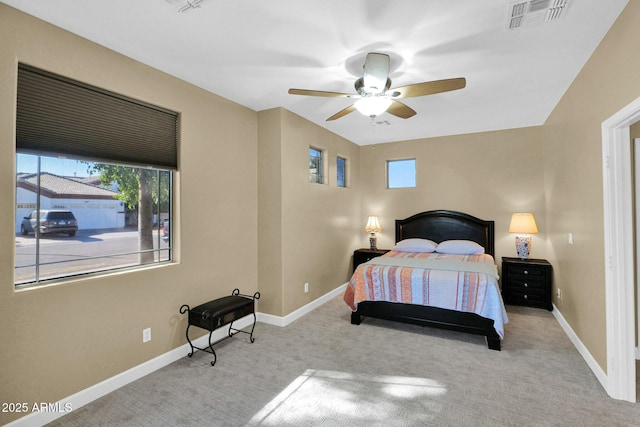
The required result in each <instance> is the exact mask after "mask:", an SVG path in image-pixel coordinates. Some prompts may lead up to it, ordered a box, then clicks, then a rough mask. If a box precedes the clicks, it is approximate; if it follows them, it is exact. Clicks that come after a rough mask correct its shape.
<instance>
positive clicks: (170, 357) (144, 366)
mask: <svg viewBox="0 0 640 427" xmlns="http://www.w3.org/2000/svg"><path fill="white" fill-rule="evenodd" d="M346 286H347V284H346V283H345V284H344V285H341V286H339V287H338V288H336V289H334V290H333V291H331V292H329V293H327V294H325V295H323V296H321V297H320V298H318V299H316V300H314V301H312V302H310V303H309V304H307V305H305V306H303V307H301V308H299V309H298V310H296V311H294V312H293V313H291V314H288V315H287V316H285V317H279V316H273V315H271V314H265V313H259V312H258V313H256V317H257V320H258V321H259V322H263V323H267V324H271V325H275V326H287V325H288V324H289V323H291V322H293V321H294V320H296V319H299V318H301V317H302V316H304V315H305V314H307V313H310V312H311V311H313V310H314V309H315V308H317V307H319V306H321V305H322V304H324V303H326V302H327V301H329V300H331V299H332V298H334V297H335V296H337V295H339V294H340V293H342V292H344V289H345V288H346ZM251 323H253V319H252V317H250V316H247V317H245V318H242V319H240V320H238V321H237V322H235V323H234V327H235V328H238V329H242V328H246V327H247V326H249V325H251ZM227 331H228V329H227V328H220V329H217V330H215V331H214V332H213V334H212V335H211V341H213V342H216V341H219V340H221V339H223V338H224V337H225V336H226V335H227ZM208 341H209V334H205V335H203V336H202V337H200V338H198V339H195V340H193V344H194V345H195V346H197V347H206V346H207V345H208ZM190 351H191V347H189V344H184V345H181V346H180V347H178V348H175V349H173V350H170V351H168V352H166V353H164V354H161V355H160V356H158V357H156V358H153V359H151V360H148V361H146V362H144V363H141V364H140V365H138V366H134V367H133V368H131V369H129V370H126V371H124V372H121V373H120V374H118V375H115V376H113V377H111V378H107V379H106V380H104V381H102V382H100V383H98V384H95V385H92V386H91V387H89V388H86V389H84V390H81V391H79V392H78V393H76V394H73V395H71V396H69V397H67V398H65V399H62V400H60V401H58V402H56V403H55V404H51V405H50V406H51V407H52V408H54V409H56V410H52V411H50V412H32V413H30V414H29V415H26V416H24V417H22V418H19V419H17V420H15V421H12V422H10V423H9V424H6V426H7V427H9V426H10V427H40V426H43V425H45V424H47V423H50V422H52V421H55V420H56V419H58V418H60V417H62V416H64V415H65V413H66V412H64V409H65V408H71V409H72V410H76V409H79V408H81V407H82V406H84V405H86V404H88V403H91V402H93V401H94V400H97V399H99V398H101V397H102V396H104V395H107V394H109V393H111V392H113V391H115V390H117V389H119V388H120V387H124V386H125V385H127V384H129V383H132V382H133V381H136V380H138V379H140V378H142V377H144V376H145V375H148V374H150V373H152V372H154V371H157V370H158V369H160V368H163V367H165V366H167V365H169V364H171V363H173V362H175V361H176V360H179V359H181V358H183V357H186V355H187V354H188V353H189V352H190ZM212 357H213V356H212ZM57 409H61V410H62V411H57Z"/></svg>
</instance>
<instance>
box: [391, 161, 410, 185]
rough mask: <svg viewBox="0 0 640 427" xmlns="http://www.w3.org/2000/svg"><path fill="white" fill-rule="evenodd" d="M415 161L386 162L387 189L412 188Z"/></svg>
mask: <svg viewBox="0 0 640 427" xmlns="http://www.w3.org/2000/svg"><path fill="white" fill-rule="evenodd" d="M415 186H416V159H405V160H388V161H387V188H414V187H415Z"/></svg>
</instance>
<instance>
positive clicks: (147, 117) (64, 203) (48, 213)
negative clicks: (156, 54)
mask: <svg viewBox="0 0 640 427" xmlns="http://www.w3.org/2000/svg"><path fill="white" fill-rule="evenodd" d="M17 107H18V108H17V123H16V153H17V154H16V172H17V173H16V209H15V212H16V220H15V227H16V229H15V232H16V245H15V284H16V286H19V287H24V286H31V285H35V284H40V283H43V282H48V281H51V280H55V279H61V278H69V277H75V276H80V275H86V274H91V273H97V272H105V271H112V270H122V269H130V268H136V267H140V266H147V265H152V264H158V263H164V262H169V261H171V259H172V252H171V240H172V239H171V229H172V227H171V224H172V221H171V218H172V215H171V213H172V200H173V195H172V174H173V170H175V168H176V166H177V161H176V160H177V156H176V152H177V114H176V113H172V112H168V111H166V110H163V109H159V108H157V107H154V106H150V105H147V104H144V103H139V102H137V101H134V100H131V99H129V98H126V97H122V96H120V95H116V94H113V93H108V92H105V91H103V90H101V89H98V88H94V87H90V86H87V85H85V84H82V83H79V82H75V81H72V80H69V79H66V78H64V77H60V76H56V75H53V74H50V73H47V72H45V71H42V70H38V69H34V68H32V67H27V66H22V65H21V66H20V68H19V72H18V99H17Z"/></svg>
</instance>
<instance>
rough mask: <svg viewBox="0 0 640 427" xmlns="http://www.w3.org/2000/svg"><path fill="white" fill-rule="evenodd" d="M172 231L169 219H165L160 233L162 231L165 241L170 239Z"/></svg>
mask: <svg viewBox="0 0 640 427" xmlns="http://www.w3.org/2000/svg"><path fill="white" fill-rule="evenodd" d="M170 231H171V230H170V226H169V220H168V219H163V220H162V225H161V226H160V233H162V240H164V241H165V242H168V241H169V237H170V236H171V233H170Z"/></svg>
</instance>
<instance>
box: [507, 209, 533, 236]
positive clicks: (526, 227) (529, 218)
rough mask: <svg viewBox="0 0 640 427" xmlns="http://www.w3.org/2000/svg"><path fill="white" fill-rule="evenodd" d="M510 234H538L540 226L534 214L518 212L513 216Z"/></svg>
mask: <svg viewBox="0 0 640 427" xmlns="http://www.w3.org/2000/svg"><path fill="white" fill-rule="evenodd" d="M509 233H518V234H537V233H538V226H537V225H536V220H535V218H534V217H533V214H532V213H529V212H518V213H514V214H513V215H511V223H510V224H509Z"/></svg>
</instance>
